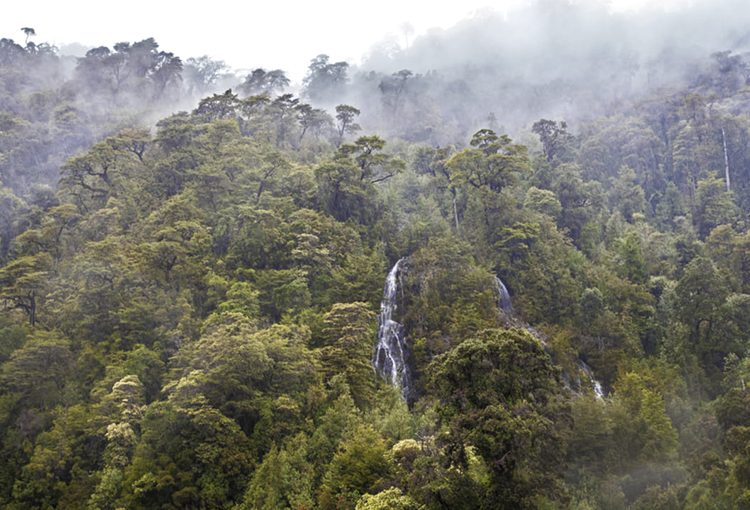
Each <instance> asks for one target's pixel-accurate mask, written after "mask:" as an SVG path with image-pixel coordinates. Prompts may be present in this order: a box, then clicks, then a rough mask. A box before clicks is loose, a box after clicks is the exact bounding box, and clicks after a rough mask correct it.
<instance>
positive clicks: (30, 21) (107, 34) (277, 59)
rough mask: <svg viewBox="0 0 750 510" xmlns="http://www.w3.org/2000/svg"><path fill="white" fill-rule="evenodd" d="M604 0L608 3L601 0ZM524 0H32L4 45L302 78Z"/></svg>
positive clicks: (10, 12) (7, 21)
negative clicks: (122, 52)
mask: <svg viewBox="0 0 750 510" xmlns="http://www.w3.org/2000/svg"><path fill="white" fill-rule="evenodd" d="M602 1H606V0H602ZM526 2H528V0H495V1H494V2H488V1H487V0H457V1H449V2H445V1H439V0H429V1H428V0H379V1H378V2H368V3H367V4H366V5H367V7H363V4H362V3H358V2H352V1H351V0H317V1H311V0H287V1H286V2H273V3H272V2H258V1H249V2H242V3H239V2H237V3H234V2H207V3H202V2H201V3H200V4H199V5H200V6H201V7H195V8H191V7H189V4H188V3H185V2H179V3H177V2H165V1H160V0H149V1H146V0H128V1H127V2H124V3H122V2H120V3H103V2H101V1H100V0H96V1H94V0H71V1H68V2H61V1H59V0H54V1H52V0H37V1H36V2H13V3H10V2H6V5H4V6H3V7H2V9H0V12H2V14H1V15H0V38H1V37H6V38H10V39H13V40H15V41H16V42H19V43H21V44H23V42H24V38H25V36H24V34H23V32H21V28H22V27H31V28H34V29H35V30H36V33H37V36H36V37H34V38H32V39H31V40H32V41H34V42H36V43H40V42H50V43H53V44H56V45H58V46H61V45H64V44H70V43H73V42H78V43H81V44H84V45H86V46H109V47H111V46H112V45H113V44H114V43H116V42H120V41H129V42H133V41H138V40H141V39H145V38H147V37H154V38H155V39H156V41H157V42H158V43H159V45H160V48H161V49H163V50H165V51H172V52H174V53H175V54H177V55H178V56H180V57H181V58H183V59H187V58H188V57H198V56H201V55H204V54H208V55H209V56H211V57H212V58H215V59H218V60H224V61H225V62H226V63H227V64H229V65H230V66H232V68H234V69H235V70H237V69H252V68H256V67H265V68H281V69H284V70H285V71H286V72H287V74H288V75H289V76H290V77H291V78H292V79H293V80H294V81H297V80H300V79H301V78H302V77H303V76H304V74H305V71H306V68H307V65H308V64H309V62H310V60H311V59H312V58H314V57H315V56H316V55H318V54H321V53H326V54H328V55H330V57H331V60H332V61H340V60H347V61H348V62H350V63H353V64H356V63H357V62H359V61H360V59H361V57H362V55H363V54H364V53H365V52H367V50H368V49H369V48H370V47H371V46H372V45H373V44H376V43H378V42H380V41H383V40H384V39H387V38H388V37H389V36H390V37H391V38H395V39H397V40H398V41H399V42H400V43H401V44H402V45H403V44H404V43H405V40H404V33H403V31H402V30H401V27H402V26H403V25H404V24H405V23H409V24H411V26H412V27H413V28H414V33H413V34H412V35H411V36H410V39H413V38H414V37H416V36H419V35H421V34H424V33H426V31H427V30H428V29H430V28H434V27H437V28H448V27H450V26H452V25H454V24H455V23H456V22H458V21H460V20H461V19H463V18H466V17H470V16H477V15H482V13H483V12H487V11H491V10H498V11H505V10H508V9H512V8H513V7H515V6H519V5H523V4H524V3H526ZM689 2H690V0H610V1H608V2H607V3H609V4H610V5H611V6H612V8H613V9H614V10H626V9H639V8H642V7H644V6H653V5H654V4H657V3H658V4H659V5H661V6H663V7H666V8H673V7H675V6H678V5H681V4H685V3H689Z"/></svg>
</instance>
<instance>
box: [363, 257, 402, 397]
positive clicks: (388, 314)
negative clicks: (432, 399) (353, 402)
mask: <svg viewBox="0 0 750 510" xmlns="http://www.w3.org/2000/svg"><path fill="white" fill-rule="evenodd" d="M403 260H404V259H400V260H399V261H398V262H396V265H395V266H393V269H391V271H390V272H389V273H388V277H387V278H386V279H385V290H384V291H383V301H382V302H381V303H380V318H379V319H378V322H379V324H380V327H379V328H378V343H377V345H376V346H375V353H374V354H373V356H372V366H373V368H374V369H375V372H376V373H377V374H378V375H380V376H381V377H382V378H384V379H387V380H389V381H390V382H391V384H393V385H394V386H396V387H399V388H401V394H402V395H403V396H404V399H405V400H408V398H409V396H410V393H411V373H410V371H409V366H408V364H407V362H406V360H407V357H408V351H407V348H406V344H405V342H404V327H403V326H402V325H401V324H399V323H398V322H396V321H394V320H393V319H392V317H393V312H395V311H396V294H397V292H398V279H397V277H398V270H399V266H400V265H401V262H402V261H403Z"/></svg>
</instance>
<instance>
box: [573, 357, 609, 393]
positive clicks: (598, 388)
mask: <svg viewBox="0 0 750 510" xmlns="http://www.w3.org/2000/svg"><path fill="white" fill-rule="evenodd" d="M578 369H579V370H580V371H581V372H583V373H584V374H586V377H587V378H588V380H589V382H590V383H591V386H592V388H593V390H594V396H595V397H596V400H599V401H603V400H604V389H603V388H602V384H601V383H600V382H599V381H597V380H596V379H594V373H593V372H592V370H591V367H590V366H588V365H587V364H586V363H585V362H584V361H583V360H580V359H579V360H578ZM578 387H579V388H580V387H581V379H580V378H579V379H578Z"/></svg>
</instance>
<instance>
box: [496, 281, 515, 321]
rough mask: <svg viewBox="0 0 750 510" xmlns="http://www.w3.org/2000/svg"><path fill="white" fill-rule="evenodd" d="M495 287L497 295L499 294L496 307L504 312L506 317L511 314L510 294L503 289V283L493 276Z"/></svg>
mask: <svg viewBox="0 0 750 510" xmlns="http://www.w3.org/2000/svg"><path fill="white" fill-rule="evenodd" d="M495 287H497V293H498V294H499V296H500V297H499V299H498V302H497V303H498V307H499V308H500V309H501V310H502V311H503V312H505V314H506V315H510V314H512V313H513V303H511V301H510V294H508V289H507V288H506V287H505V284H504V283H503V281H502V280H501V279H500V278H498V277H497V276H495Z"/></svg>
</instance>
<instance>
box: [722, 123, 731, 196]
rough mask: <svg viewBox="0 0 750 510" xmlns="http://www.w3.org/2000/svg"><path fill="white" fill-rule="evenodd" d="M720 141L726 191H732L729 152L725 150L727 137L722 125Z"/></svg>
mask: <svg viewBox="0 0 750 510" xmlns="http://www.w3.org/2000/svg"><path fill="white" fill-rule="evenodd" d="M721 141H722V142H724V173H725V175H726V178H727V191H732V189H731V187H730V185H729V153H728V152H727V137H726V133H725V132H724V126H723V125H722V126H721Z"/></svg>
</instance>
